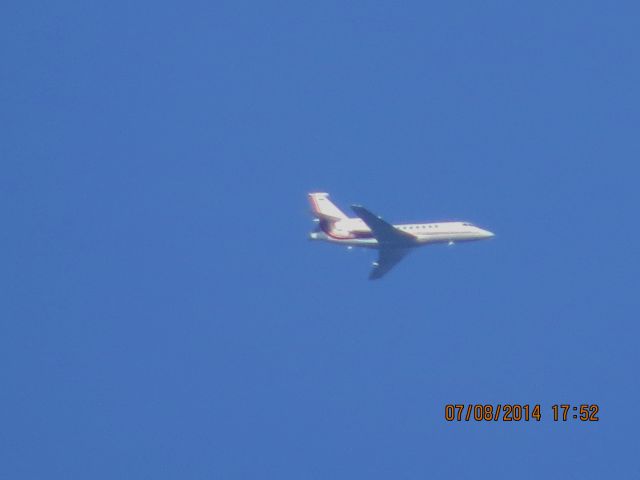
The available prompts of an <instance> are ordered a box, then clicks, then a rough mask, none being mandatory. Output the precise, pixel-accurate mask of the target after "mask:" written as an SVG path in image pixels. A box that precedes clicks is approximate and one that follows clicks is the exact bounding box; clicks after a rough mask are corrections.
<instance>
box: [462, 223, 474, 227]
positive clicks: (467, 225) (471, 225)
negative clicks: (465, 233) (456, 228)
mask: <svg viewBox="0 0 640 480" xmlns="http://www.w3.org/2000/svg"><path fill="white" fill-rule="evenodd" d="M462 225H464V226H465V227H473V223H463V224H462Z"/></svg>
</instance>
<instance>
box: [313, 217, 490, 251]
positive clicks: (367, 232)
mask: <svg viewBox="0 0 640 480" xmlns="http://www.w3.org/2000/svg"><path fill="white" fill-rule="evenodd" d="M318 223H319V228H318V229H317V231H315V232H311V233H310V234H309V238H310V239H311V240H320V241H326V242H331V243H338V244H341V245H346V246H352V247H368V248H378V240H376V239H375V238H374V236H373V234H372V232H371V229H370V228H369V227H368V226H367V225H366V224H365V222H364V221H363V220H361V219H360V218H346V219H343V220H339V221H337V222H327V221H324V220H320V221H319V222H318ZM393 226H394V227H395V228H397V229H398V230H400V231H403V232H406V233H408V234H410V235H412V236H413V237H415V246H420V245H427V244H432V243H451V242H453V243H457V242H470V241H475V240H484V239H486V238H491V237H493V236H494V234H493V233H491V232H490V231H488V230H484V229H482V228H480V227H477V226H475V225H473V224H472V223H469V222H436V223H407V224H395V225H393Z"/></svg>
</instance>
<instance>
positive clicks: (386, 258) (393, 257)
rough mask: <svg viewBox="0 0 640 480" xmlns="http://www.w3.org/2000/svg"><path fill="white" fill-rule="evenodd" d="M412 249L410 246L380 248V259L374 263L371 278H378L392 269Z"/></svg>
mask: <svg viewBox="0 0 640 480" xmlns="http://www.w3.org/2000/svg"><path fill="white" fill-rule="evenodd" d="M410 251H411V250H410V249H409V248H391V247H388V248H381V249H380V250H378V261H377V262H375V263H374V264H373V269H372V270H371V273H370V274H369V280H376V279H378V278H380V277H382V276H383V275H385V274H386V273H387V272H389V270H391V269H392V268H393V267H394V266H395V265H396V264H397V263H398V262H399V261H400V260H402V259H403V258H404V257H405V256H406V255H407V254H408V253H409V252H410Z"/></svg>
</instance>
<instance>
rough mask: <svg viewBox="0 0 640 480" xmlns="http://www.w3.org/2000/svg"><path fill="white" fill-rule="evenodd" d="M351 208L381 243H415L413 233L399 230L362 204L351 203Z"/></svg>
mask: <svg viewBox="0 0 640 480" xmlns="http://www.w3.org/2000/svg"><path fill="white" fill-rule="evenodd" d="M351 209H352V210H353V211H354V212H355V213H356V215H358V217H360V218H361V219H362V220H363V221H364V223H366V224H367V226H368V227H369V228H370V229H371V232H372V233H373V236H374V237H375V238H376V240H378V243H380V244H381V245H383V244H391V245H396V246H399V247H400V246H409V245H412V244H414V243H415V237H414V236H413V235H411V234H410V233H407V232H403V231H402V230H398V229H397V228H396V227H394V226H393V225H391V224H390V223H389V222H386V221H384V220H383V219H382V217H379V216H377V215H375V214H374V213H372V212H370V211H369V210H367V209H366V208H364V207H362V206H360V205H351Z"/></svg>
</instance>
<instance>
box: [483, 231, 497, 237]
mask: <svg viewBox="0 0 640 480" xmlns="http://www.w3.org/2000/svg"><path fill="white" fill-rule="evenodd" d="M482 236H483V238H492V237H495V236H496V234H495V233H493V232H490V231H489V230H482Z"/></svg>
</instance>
